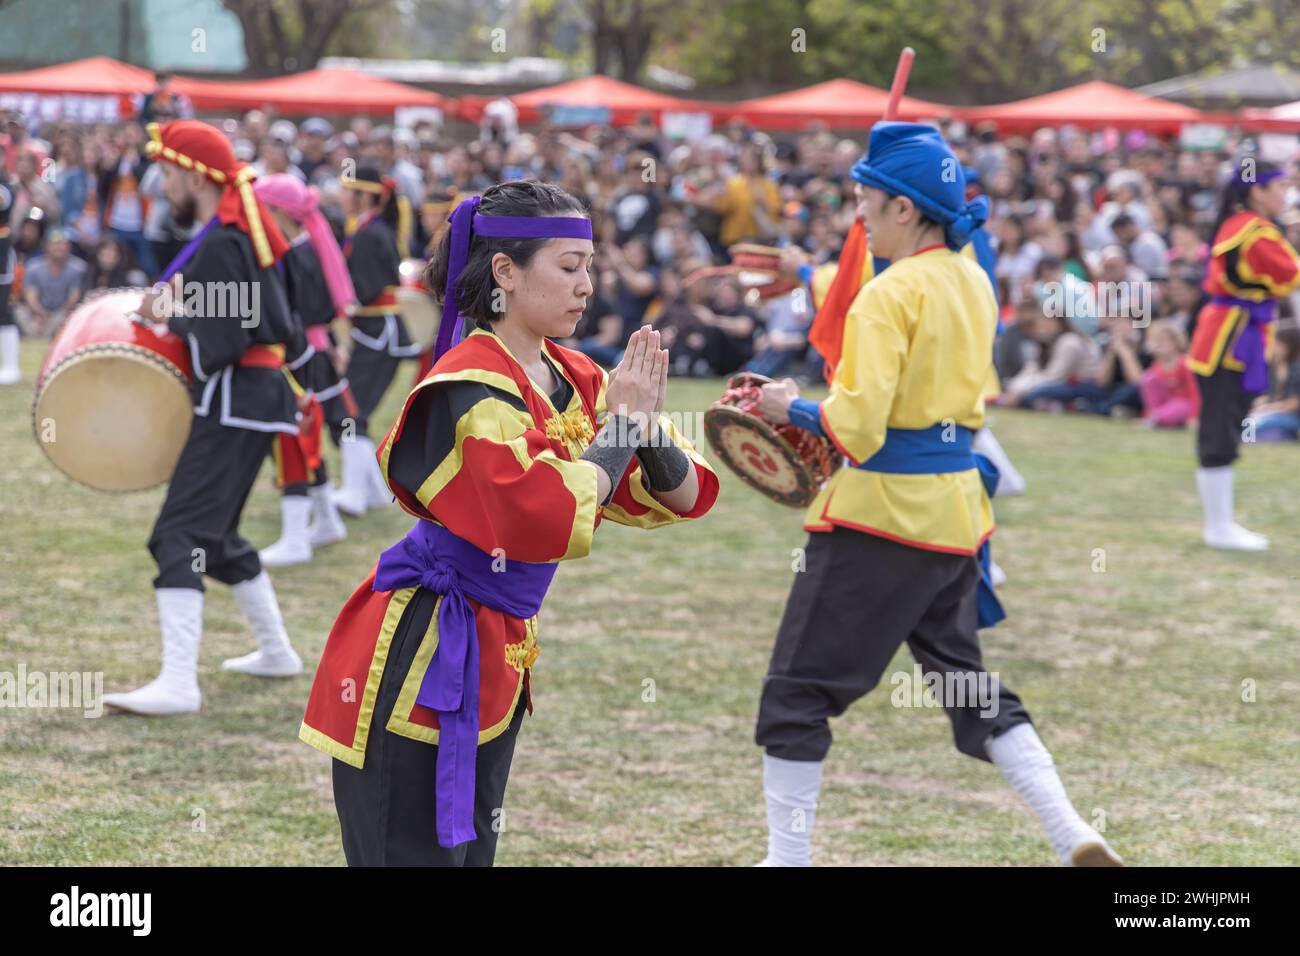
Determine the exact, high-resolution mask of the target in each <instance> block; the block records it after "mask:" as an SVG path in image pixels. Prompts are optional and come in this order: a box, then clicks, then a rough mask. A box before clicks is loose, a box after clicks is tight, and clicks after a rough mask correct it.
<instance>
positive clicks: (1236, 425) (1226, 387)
mask: <svg viewBox="0 0 1300 956" xmlns="http://www.w3.org/2000/svg"><path fill="white" fill-rule="evenodd" d="M1196 384H1197V387H1198V388H1200V390H1201V420H1200V425H1199V426H1198V428H1197V430H1196V457H1197V458H1198V459H1199V461H1200V464H1201V467H1202V468H1221V467H1223V466H1224V465H1231V464H1232V463H1233V462H1234V461H1236V460H1237V457H1238V448H1239V446H1240V445H1241V432H1242V428H1243V427H1245V426H1244V425H1243V422H1244V421H1245V418H1246V416H1247V415H1248V414H1249V413H1250V405H1251V402H1252V401H1254V398H1255V396H1254V395H1253V394H1251V393H1250V392H1244V391H1242V389H1241V372H1234V371H1232V369H1227V368H1224V367H1223V366H1222V365H1220V366H1219V367H1218V368H1216V369H1215V370H1214V374H1212V375H1198V376H1196Z"/></svg>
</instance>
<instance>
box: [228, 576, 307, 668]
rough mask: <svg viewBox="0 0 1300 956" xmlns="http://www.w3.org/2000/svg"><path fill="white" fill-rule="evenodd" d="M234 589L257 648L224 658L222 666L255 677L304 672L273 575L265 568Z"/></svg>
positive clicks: (232, 589)
mask: <svg viewBox="0 0 1300 956" xmlns="http://www.w3.org/2000/svg"><path fill="white" fill-rule="evenodd" d="M231 591H232V592H234V595H235V603H237V604H238V605H239V610H240V611H241V612H242V613H243V615H244V619H245V620H246V621H247V622H248V626H249V629H250V630H251V631H252V632H253V636H254V637H255V638H256V639H257V650H255V651H253V653H251V654H245V655H244V656H243V657H233V658H231V659H229V660H226V661H222V663H221V666H222V668H223V669H224V670H228V671H238V672H239V673H241V674H252V675H253V676H255V677H293V676H294V675H295V674H301V673H302V658H300V657H299V656H298V654H297V652H296V651H294V649H293V645H292V644H290V643H289V635H288V634H287V633H286V632H285V629H284V619H283V618H282V617H281V616H280V604H279V602H278V601H276V599H275V588H274V587H272V586H271V578H270V576H269V575H268V574H267V573H266V572H265V571H263V572H262V573H261V574H259V575H258V576H257V577H255V578H253V579H252V580H250V581H241V582H240V583H238V584H236V585H235V586H234V587H233V588H231Z"/></svg>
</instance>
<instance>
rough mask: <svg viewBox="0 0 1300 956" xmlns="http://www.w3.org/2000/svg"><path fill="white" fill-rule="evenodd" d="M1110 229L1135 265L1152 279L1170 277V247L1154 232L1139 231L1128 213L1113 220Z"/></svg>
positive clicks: (1148, 230)
mask: <svg viewBox="0 0 1300 956" xmlns="http://www.w3.org/2000/svg"><path fill="white" fill-rule="evenodd" d="M1110 229H1111V232H1113V233H1115V238H1116V239H1118V240H1119V243H1120V245H1122V246H1123V247H1124V251H1125V252H1127V253H1128V257H1129V260H1130V261H1131V262H1132V263H1133V265H1135V266H1137V267H1138V268H1139V269H1141V270H1142V271H1143V272H1145V273H1146V274H1147V275H1148V276H1150V277H1151V278H1152V279H1164V278H1166V277H1167V276H1168V275H1169V247H1168V246H1167V245H1165V241H1164V240H1163V239H1161V238H1160V236H1159V235H1158V234H1157V233H1156V232H1155V231H1154V230H1151V229H1145V230H1143V229H1139V228H1138V224H1137V222H1136V221H1134V219H1133V217H1132V216H1130V215H1129V214H1128V213H1120V214H1119V215H1118V216H1116V217H1115V218H1114V219H1113V220H1111V224H1110Z"/></svg>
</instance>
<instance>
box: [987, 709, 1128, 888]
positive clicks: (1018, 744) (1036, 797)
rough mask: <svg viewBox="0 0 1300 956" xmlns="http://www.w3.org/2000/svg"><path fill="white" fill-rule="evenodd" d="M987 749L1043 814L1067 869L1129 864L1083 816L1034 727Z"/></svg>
mask: <svg viewBox="0 0 1300 956" xmlns="http://www.w3.org/2000/svg"><path fill="white" fill-rule="evenodd" d="M984 748H985V750H987V751H988V755H989V757H990V758H991V759H992V760H993V763H995V764H996V765H997V768H998V769H999V770H1001V771H1002V776H1004V777H1006V779H1007V783H1009V784H1011V787H1012V789H1014V790H1015V791H1016V793H1018V794H1020V796H1021V798H1022V799H1023V800H1024V801H1025V803H1027V804H1029V806H1030V808H1031V809H1032V810H1033V811H1034V812H1035V813H1036V814H1038V818H1039V819H1040V820H1042V822H1043V826H1044V827H1045V828H1046V829H1047V837H1048V839H1049V840H1051V841H1052V849H1053V850H1055V851H1056V855H1057V857H1058V858H1059V859H1060V861H1061V862H1062V863H1063V864H1064V865H1066V866H1123V865H1124V861H1123V860H1121V859H1120V857H1119V854H1118V853H1116V852H1115V851H1114V850H1112V849H1111V848H1110V844H1109V843H1107V842H1106V841H1105V839H1104V838H1103V837H1102V835H1101V834H1100V833H1098V832H1097V831H1096V830H1094V829H1093V828H1092V827H1090V826H1088V824H1087V822H1086V821H1085V820H1084V819H1083V817H1081V816H1079V813H1078V811H1076V810H1075V809H1074V805H1073V804H1071V803H1070V798H1069V796H1068V795H1067V794H1066V792H1065V786H1064V784H1062V783H1061V778H1060V777H1059V776H1057V773H1056V765H1055V764H1054V763H1053V761H1052V755H1051V754H1050V753H1049V752H1048V750H1047V748H1046V747H1044V746H1043V742H1042V741H1041V740H1040V739H1039V738H1038V732H1037V731H1036V730H1034V727H1033V725H1032V724H1028V723H1023V724H1016V725H1015V726H1014V727H1012V728H1011V729H1010V730H1008V731H1005V732H1004V733H1003V734H1002V735H1001V736H998V737H990V738H989V739H988V740H987V741H985V743H984Z"/></svg>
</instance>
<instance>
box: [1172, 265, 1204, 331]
mask: <svg viewBox="0 0 1300 956" xmlns="http://www.w3.org/2000/svg"><path fill="white" fill-rule="evenodd" d="M1200 301H1201V273H1200V270H1199V269H1192V268H1187V267H1183V268H1181V269H1179V270H1178V271H1177V272H1175V273H1174V274H1173V276H1172V277H1171V278H1170V280H1169V287H1168V289H1167V292H1166V296H1165V306H1166V310H1167V311H1166V315H1165V318H1167V319H1169V321H1171V322H1173V323H1174V325H1176V326H1178V328H1179V330H1180V331H1181V332H1182V333H1183V334H1184V335H1186V336H1187V337H1188V338H1189V339H1190V338H1191V332H1192V319H1193V317H1194V316H1195V315H1196V307H1197V306H1198V305H1199V304H1200Z"/></svg>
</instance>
